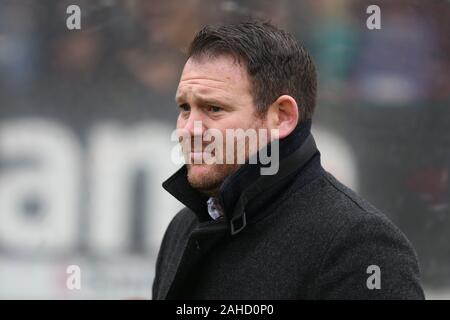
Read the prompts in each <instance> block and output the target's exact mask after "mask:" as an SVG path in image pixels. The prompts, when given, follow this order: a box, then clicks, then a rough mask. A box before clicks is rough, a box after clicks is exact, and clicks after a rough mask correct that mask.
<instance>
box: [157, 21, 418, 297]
mask: <svg viewBox="0 0 450 320" xmlns="http://www.w3.org/2000/svg"><path fill="white" fill-rule="evenodd" d="M315 98H316V72H315V67H314V64H313V62H312V60H311V57H310V56H309V54H308V53H307V51H306V50H305V49H304V48H303V47H302V46H300V45H299V44H298V43H297V42H296V41H295V39H294V38H293V37H292V36H291V35H289V34H287V33H286V32H284V31H281V30H279V29H277V28H276V27H274V26H272V25H270V24H267V23H258V22H248V23H240V24H236V25H226V26H219V27H205V28H204V29H203V30H201V31H200V32H199V33H198V34H197V35H196V37H195V39H194V40H193V42H192V43H191V46H190V50H189V59H188V60H187V62H186V65H185V67H184V70H183V72H182V75H181V79H180V82H179V86H178V90H177V94H176V100H177V104H178V106H179V108H180V114H179V117H178V121H177V128H178V129H180V130H183V132H184V133H185V134H186V133H188V134H187V135H184V134H183V136H182V137H181V136H180V141H181V143H182V148H183V150H184V153H185V155H186V160H187V163H186V165H184V166H183V167H182V168H181V169H180V170H179V171H177V172H176V173H175V174H174V175H173V176H172V177H170V178H169V179H168V180H167V181H165V182H164V183H163V187H164V188H165V189H166V190H167V191H168V192H170V193H171V194H172V195H173V196H174V197H175V198H177V199H178V200H179V201H181V202H182V203H183V204H184V205H185V206H186V207H185V208H184V209H183V210H181V211H180V212H179V213H178V214H177V215H176V216H175V218H174V219H173V220H172V222H171V223H170V225H169V227H168V229H167V231H166V234H165V236H164V239H163V242H162V245H161V248H160V252H159V255H158V260H157V264H156V276H155V279H154V283H153V298H154V299H423V298H424V295H423V291H422V288H421V286H420V283H419V268H418V263H417V258H416V255H415V252H414V250H413V248H412V247H411V244H410V243H409V242H408V240H407V239H406V237H405V236H404V235H403V234H402V233H401V232H400V230H398V229H397V228H396V227H395V226H394V225H393V224H392V223H391V222H389V221H388V219H387V218H386V217H385V216H384V215H383V214H382V213H380V212H379V211H378V210H377V209H376V208H374V207H373V206H371V205H370V204H369V203H367V202H366V201H365V200H363V199H362V198H360V197H359V196H358V195H356V194H355V193H353V192H352V191H351V190H349V189H348V188H346V187H345V186H343V185H342V184H341V183H339V182H338V181H337V180H336V179H335V178H334V177H333V176H332V175H331V174H329V173H328V172H326V171H325V170H324V169H323V168H322V167H321V164H320V153H319V151H318V150H317V149H316V146H315V143H314V139H313V138H312V136H311V134H310V128H311V118H312V115H313V111H314V107H315ZM211 129H214V130H216V131H218V132H219V133H223V135H224V136H225V132H226V130H227V129H228V130H231V129H234V130H237V129H244V130H250V129H252V130H256V131H263V130H268V131H269V130H270V132H273V133H274V134H268V135H262V136H259V141H261V140H263V139H262V138H263V137H265V136H268V139H270V140H269V143H266V144H265V145H264V144H260V145H259V146H258V147H257V149H255V148H254V147H253V148H252V147H250V146H249V147H248V148H247V147H245V148H244V150H243V149H242V148H238V150H234V157H233V158H234V160H236V159H237V156H236V155H237V154H238V153H239V152H241V153H242V152H244V156H245V160H246V161H245V163H244V164H242V163H238V162H237V161H234V162H232V163H229V162H226V163H223V161H222V162H220V161H216V162H209V163H206V161H202V159H203V158H202V157H203V156H205V155H209V156H211V157H213V158H214V157H216V158H217V157H218V155H219V154H220V152H216V151H213V152H210V151H208V152H206V151H205V150H206V149H205V147H204V144H203V142H202V144H201V146H200V149H198V148H195V146H194V151H192V149H190V147H191V146H192V145H193V144H195V143H194V140H195V139H196V138H199V137H203V138H204V135H205V133H206V132H207V131H208V130H211ZM216 139H217V137H216ZM230 139H231V140H230ZM245 139H246V138H244V140H245ZM241 140H242V139H241ZM230 141H231V143H230ZM237 142H238V139H237V138H236V137H232V138H228V139H225V140H224V141H223V144H224V145H227V146H229V145H236V143H237ZM241 142H242V141H241ZM277 144H278V145H279V147H278V148H276V147H274V146H276V145H277ZM218 146H221V143H220V142H219V143H218ZM202 148H203V149H202ZM218 149H219V148H218ZM263 150H265V151H267V152H269V151H270V153H271V156H274V155H275V152H278V153H279V154H278V156H279V157H278V159H279V164H278V167H277V169H278V170H276V172H275V173H273V174H267V175H263V174H262V169H263V168H264V167H265V165H266V164H265V163H263V162H262V161H260V157H259V155H260V153H262V152H263ZM227 152H229V150H228V149H227V150H226V152H225V153H227ZM255 155H256V158H255ZM275 158H276V157H275ZM251 159H252V160H255V159H256V160H257V161H256V163H255V161H253V163H252V161H250V160H251Z"/></svg>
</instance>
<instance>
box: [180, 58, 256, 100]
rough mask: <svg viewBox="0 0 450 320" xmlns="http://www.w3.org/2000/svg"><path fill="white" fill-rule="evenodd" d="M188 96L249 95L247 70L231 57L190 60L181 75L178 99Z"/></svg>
mask: <svg viewBox="0 0 450 320" xmlns="http://www.w3.org/2000/svg"><path fill="white" fill-rule="evenodd" d="M188 94H193V95H195V96H202V95H227V96H230V95H233V96H236V95H249V94H250V82H249V79H248V75H247V70H246V69H245V66H244V65H243V64H242V63H239V61H238V60H236V59H234V58H233V57H231V56H218V57H213V58H210V57H206V56H205V57H201V58H195V59H192V58H190V59H189V60H188V61H187V62H186V64H185V66H184V68H183V72H182V74H181V78H180V83H179V85H178V89H177V99H178V98H180V97H183V96H185V95H188Z"/></svg>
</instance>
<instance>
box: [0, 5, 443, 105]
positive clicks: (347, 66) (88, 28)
mask: <svg viewBox="0 0 450 320" xmlns="http://www.w3.org/2000/svg"><path fill="white" fill-rule="evenodd" d="M378 3H379V6H380V8H381V26H382V28H381V29H380V30H368V28H366V20H367V18H368V16H369V14H368V13H366V8H367V6H368V5H370V4H371V3H370V1H354V0H340V1H333V0H307V1H296V0H281V1H267V0H263V1H256V0H243V1H242V0H241V1H231V0H230V1H222V0H213V1H204V0H186V1H156V0H151V1H148V0H123V1H119V0H89V1H88V0H77V1H75V2H74V1H65V0H64V1H54V0H40V1H32V0H20V1H14V0H1V1H0V88H1V89H0V90H1V92H3V93H9V94H19V95H22V94H24V93H27V90H36V89H38V90H39V91H40V92H42V91H49V93H50V94H52V93H54V89H55V87H54V85H55V84H56V85H57V86H64V85H65V86H68V87H70V88H72V89H74V88H75V87H80V88H81V90H85V89H88V88H87V87H91V85H92V84H96V85H97V86H99V87H102V84H106V86H105V87H102V88H103V89H104V90H108V88H110V90H111V91H110V92H106V93H107V95H114V96H115V95H117V93H118V91H116V90H114V89H113V88H114V85H112V84H111V83H113V84H114V83H115V84H116V85H117V86H118V87H119V88H121V91H123V90H125V88H127V86H128V85H129V86H130V87H129V90H138V89H137V88H136V87H139V86H140V87H141V89H142V93H141V97H142V95H144V96H145V95H146V94H149V92H151V94H152V99H155V97H156V99H157V100H158V98H159V100H161V99H162V100H164V97H166V96H167V95H170V96H171V95H172V94H173V92H174V89H175V87H176V84H177V80H178V76H179V73H180V68H181V67H182V65H183V63H184V61H185V56H184V52H185V50H186V47H187V45H188V44H189V41H190V40H191V39H192V36H193V35H194V34H195V32H196V31H198V30H199V29H200V28H201V27H202V26H203V25H205V24H210V23H223V22H232V21H237V20H245V19H248V18H261V19H267V20H271V21H272V22H274V23H275V24H277V25H279V26H281V27H283V28H286V29H287V30H289V31H291V32H293V33H294V34H295V35H296V36H297V37H298V38H299V39H300V40H301V41H303V42H304V44H305V45H306V46H307V48H308V49H309V50H310V51H311V52H312V54H313V57H314V58H315V61H316V63H317V67H318V72H319V80H320V87H319V96H320V98H321V99H323V100H326V101H328V100H329V101H364V102H368V103H369V104H370V103H375V104H379V103H388V104H396V105H401V106H403V105H408V104H411V103H415V102H421V101H425V100H427V101H430V100H431V101H442V100H448V97H449V92H450V81H449V80H450V79H449V78H450V59H449V58H448V54H446V53H448V52H449V51H450V40H449V37H448V34H449V31H450V28H449V23H450V22H449V21H450V19H449V17H450V5H449V3H448V2H446V1H427V2H425V1H418V0H398V1H381V2H380V1H379V2H378ZM70 4H77V5H78V6H79V7H80V8H81V14H82V16H81V26H82V28H81V30H72V31H71V30H68V29H67V27H66V19H67V17H68V16H69V14H67V13H66V8H67V6H68V5H70ZM37 84H39V85H37ZM99 90H101V89H99ZM72 92H73V91H72ZM103 96H104V95H103ZM115 98H118V99H120V97H115ZM130 102H132V100H131V101H128V102H126V104H127V106H126V108H130V107H131V108H135V107H138V105H139V103H138V102H136V104H132V103H130ZM100 105H101V103H100ZM158 105H160V103H155V104H154V105H152V106H146V107H147V108H148V107H150V108H155V111H157V112H158V111H161V112H163V113H164V111H162V110H158Z"/></svg>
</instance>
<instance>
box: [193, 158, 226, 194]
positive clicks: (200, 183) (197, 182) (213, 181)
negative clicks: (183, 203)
mask: <svg viewBox="0 0 450 320" xmlns="http://www.w3.org/2000/svg"><path fill="white" fill-rule="evenodd" d="M227 175H228V173H226V172H225V171H223V168H221V167H220V166H216V165H208V164H200V165H198V164H195V165H192V164H191V165H188V181H189V183H190V184H191V186H192V187H193V188H195V189H199V190H215V189H218V188H219V187H220V185H221V184H222V182H223V181H224V180H225V178H226V176H227Z"/></svg>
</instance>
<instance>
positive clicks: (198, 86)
mask: <svg viewBox="0 0 450 320" xmlns="http://www.w3.org/2000/svg"><path fill="white" fill-rule="evenodd" d="M250 88H251V85H250V81H249V78H248V75H247V71H246V69H245V67H244V66H243V65H240V64H239V63H238V62H237V61H235V60H234V59H233V58H232V57H229V56H219V57H216V58H206V57H205V58H201V59H199V60H193V59H189V60H188V61H187V63H186V65H185V66H184V69H183V72H182V75H181V79H180V83H179V85H178V89H177V93H176V101H177V104H178V106H179V108H180V114H179V116H178V120H177V129H182V130H184V131H185V132H189V133H190V137H191V141H183V142H182V143H181V145H182V148H183V149H185V147H186V144H185V143H188V145H189V143H190V144H191V146H192V147H191V150H192V152H190V153H189V154H187V156H188V157H190V159H191V163H187V169H188V181H189V183H190V184H191V185H192V186H193V187H194V188H196V189H198V190H200V191H202V192H204V193H206V194H210V195H212V194H214V193H216V192H217V191H218V189H219V188H220V185H221V184H222V182H223V181H224V180H225V178H226V177H227V176H228V175H230V174H231V173H233V172H235V171H236V170H237V169H238V168H239V166H240V164H237V163H236V161H233V162H234V163H231V164H229V163H223V164H220V163H213V164H206V163H204V162H202V163H199V164H196V163H194V160H195V158H196V157H199V156H201V153H200V154H199V153H197V152H193V151H195V150H194V147H193V146H194V143H193V141H194V137H195V136H202V135H203V134H204V133H205V131H206V130H208V129H216V130H219V131H220V132H221V133H222V136H223V137H224V138H223V143H224V145H225V143H226V133H225V130H226V129H239V128H240V129H243V130H247V129H259V128H266V124H265V120H264V118H263V117H261V116H259V115H258V114H257V112H256V107H255V104H254V101H253V96H252V95H251V91H250ZM194 121H195V122H197V121H201V132H199V131H198V129H197V130H196V131H195V132H194ZM213 141H214V140H213ZM208 143H209V142H204V143H203V144H202V146H203V150H205V147H206V145H207V144H208ZM183 145H184V146H183ZM224 148H225V147H224ZM234 149H235V150H234V153H237V152H239V150H236V149H237V148H234ZM240 151H241V152H242V150H240ZM249 152H250V151H249V150H245V154H246V156H245V157H246V158H248V153H249ZM213 156H214V155H213ZM234 156H235V157H234V158H236V154H235V155H234Z"/></svg>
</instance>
